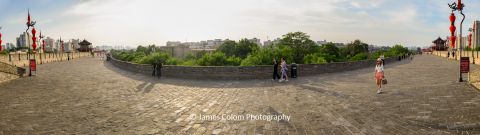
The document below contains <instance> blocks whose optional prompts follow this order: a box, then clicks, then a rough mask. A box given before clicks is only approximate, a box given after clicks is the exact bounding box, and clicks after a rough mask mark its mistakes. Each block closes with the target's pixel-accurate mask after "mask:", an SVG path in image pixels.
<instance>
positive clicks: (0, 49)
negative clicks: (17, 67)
mask: <svg viewBox="0 0 480 135" xmlns="http://www.w3.org/2000/svg"><path fill="white" fill-rule="evenodd" d="M1 29H2V27H0V30H1ZM1 51H2V33H0V52H1ZM9 55H10V54H9Z"/></svg>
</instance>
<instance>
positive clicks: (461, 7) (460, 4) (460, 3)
mask: <svg viewBox="0 0 480 135" xmlns="http://www.w3.org/2000/svg"><path fill="white" fill-rule="evenodd" d="M457 4H458V6H457V7H458V9H460V10H463V6H462V0H458V3H457Z"/></svg>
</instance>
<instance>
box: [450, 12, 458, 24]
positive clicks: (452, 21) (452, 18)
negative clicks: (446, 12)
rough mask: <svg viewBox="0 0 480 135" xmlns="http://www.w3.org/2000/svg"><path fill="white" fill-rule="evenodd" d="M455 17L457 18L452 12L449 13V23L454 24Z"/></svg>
mask: <svg viewBox="0 0 480 135" xmlns="http://www.w3.org/2000/svg"><path fill="white" fill-rule="evenodd" d="M455 19H457V18H456V17H455V14H453V13H452V14H450V23H451V24H452V25H454V24H455Z"/></svg>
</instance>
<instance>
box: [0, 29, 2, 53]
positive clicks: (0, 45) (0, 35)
mask: <svg viewBox="0 0 480 135" xmlns="http://www.w3.org/2000/svg"><path fill="white" fill-rule="evenodd" d="M1 29H2V27H0V30H1ZM1 51H2V33H0V52H1Z"/></svg>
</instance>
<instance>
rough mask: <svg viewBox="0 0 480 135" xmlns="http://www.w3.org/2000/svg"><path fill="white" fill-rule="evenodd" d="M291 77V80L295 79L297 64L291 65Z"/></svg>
mask: <svg viewBox="0 0 480 135" xmlns="http://www.w3.org/2000/svg"><path fill="white" fill-rule="evenodd" d="M291 68H292V69H291V74H290V75H291V76H292V78H297V64H295V63H292V66H291Z"/></svg>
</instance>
